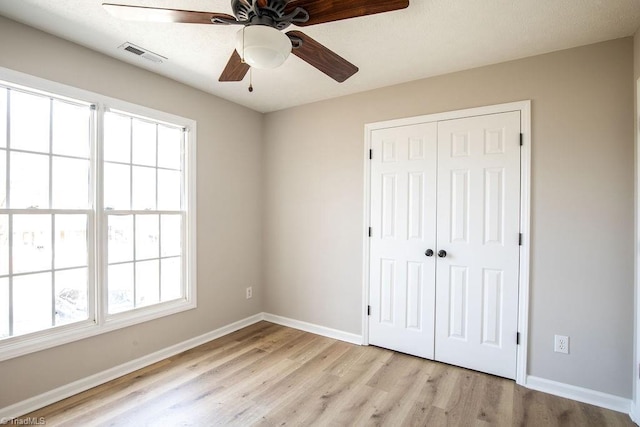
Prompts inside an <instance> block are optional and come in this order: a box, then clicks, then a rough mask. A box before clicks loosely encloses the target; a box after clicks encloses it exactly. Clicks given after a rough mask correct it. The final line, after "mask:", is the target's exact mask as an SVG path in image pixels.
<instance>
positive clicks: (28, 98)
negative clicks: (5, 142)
mask: <svg viewBox="0 0 640 427" xmlns="http://www.w3.org/2000/svg"><path fill="white" fill-rule="evenodd" d="M9 98H10V103H11V106H10V109H11V110H10V112H11V114H10V117H11V126H10V129H11V135H10V140H9V141H10V144H11V148H17V149H20V150H30V151H40V152H43V153H48V152H49V101H50V100H49V98H45V97H44V96H38V95H30V94H27V93H22V92H19V91H15V90H12V91H11V95H10V97H9Z"/></svg>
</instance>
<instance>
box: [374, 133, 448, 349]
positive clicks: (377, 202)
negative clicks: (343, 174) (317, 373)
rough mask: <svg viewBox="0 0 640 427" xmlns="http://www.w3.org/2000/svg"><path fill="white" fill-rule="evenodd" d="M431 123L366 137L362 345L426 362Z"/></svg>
mask: <svg viewBox="0 0 640 427" xmlns="http://www.w3.org/2000/svg"><path fill="white" fill-rule="evenodd" d="M436 131H437V125H436V124H435V123H427V124H419V125H413V126H404V127H399V128H390V129H383V130H376V131H374V132H373V135H372V149H373V159H372V160H371V227H372V236H371V239H370V244H371V246H370V294H369V295H370V306H371V313H370V317H369V342H370V343H371V344H374V345H379V346H381V347H386V348H390V349H393V350H398V351H401V352H404V353H408V354H413V355H416V356H420V357H425V358H429V359H433V354H434V352H433V343H434V300H435V283H434V281H435V256H434V255H432V256H430V257H429V256H426V255H425V252H426V251H427V249H431V250H435V240H436V236H435V224H436V212H435V209H436V168H435V165H436V146H437V136H436Z"/></svg>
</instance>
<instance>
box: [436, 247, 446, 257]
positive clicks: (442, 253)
mask: <svg viewBox="0 0 640 427" xmlns="http://www.w3.org/2000/svg"><path fill="white" fill-rule="evenodd" d="M438 256H439V257H440V258H444V257H446V256H447V251H445V250H442V249H441V250H439V251H438Z"/></svg>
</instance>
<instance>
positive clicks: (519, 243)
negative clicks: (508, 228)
mask: <svg viewBox="0 0 640 427" xmlns="http://www.w3.org/2000/svg"><path fill="white" fill-rule="evenodd" d="M518 246H522V233H520V234H519V235H518Z"/></svg>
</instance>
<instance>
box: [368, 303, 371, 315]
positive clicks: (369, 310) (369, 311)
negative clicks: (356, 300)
mask: <svg viewBox="0 0 640 427" xmlns="http://www.w3.org/2000/svg"><path fill="white" fill-rule="evenodd" d="M367 316H371V306H370V305H368V306H367Z"/></svg>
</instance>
